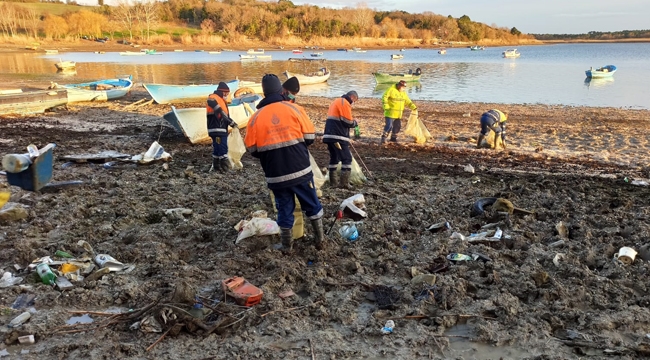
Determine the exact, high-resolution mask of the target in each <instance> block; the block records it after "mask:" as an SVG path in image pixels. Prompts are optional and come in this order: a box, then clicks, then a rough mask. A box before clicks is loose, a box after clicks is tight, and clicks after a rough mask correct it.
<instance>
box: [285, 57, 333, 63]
mask: <svg viewBox="0 0 650 360" xmlns="http://www.w3.org/2000/svg"><path fill="white" fill-rule="evenodd" d="M289 61H291V62H302V61H325V59H324V58H314V59H310V58H306V57H301V58H289Z"/></svg>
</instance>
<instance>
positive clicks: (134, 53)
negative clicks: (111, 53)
mask: <svg viewBox="0 0 650 360" xmlns="http://www.w3.org/2000/svg"><path fill="white" fill-rule="evenodd" d="M120 55H122V56H144V55H147V53H146V52H144V51H123V52H121V53H120Z"/></svg>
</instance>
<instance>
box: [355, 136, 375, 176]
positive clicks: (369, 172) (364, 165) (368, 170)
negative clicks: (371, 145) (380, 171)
mask: <svg viewBox="0 0 650 360" xmlns="http://www.w3.org/2000/svg"><path fill="white" fill-rule="evenodd" d="M350 147H351V148H352V150H354V153H355V154H357V157H358V158H359V161H361V165H363V168H364V169H366V171H367V172H368V175H370V177H371V178H373V179H374V176H373V175H372V172H371V171H370V169H368V167H367V166H366V163H364V162H363V159H362V158H361V155H359V153H358V152H357V149H355V148H354V146H353V145H352V141H350Z"/></svg>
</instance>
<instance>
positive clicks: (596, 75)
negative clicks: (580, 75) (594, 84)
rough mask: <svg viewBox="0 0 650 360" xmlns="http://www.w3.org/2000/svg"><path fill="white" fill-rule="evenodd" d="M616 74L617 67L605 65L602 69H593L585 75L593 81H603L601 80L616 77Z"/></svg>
mask: <svg viewBox="0 0 650 360" xmlns="http://www.w3.org/2000/svg"><path fill="white" fill-rule="evenodd" d="M615 72H616V66H614V65H605V66H603V67H601V68H598V69H595V70H594V68H591V69H589V70H587V71H585V74H586V75H587V77H588V78H592V79H601V78H609V77H612V76H614V73H615Z"/></svg>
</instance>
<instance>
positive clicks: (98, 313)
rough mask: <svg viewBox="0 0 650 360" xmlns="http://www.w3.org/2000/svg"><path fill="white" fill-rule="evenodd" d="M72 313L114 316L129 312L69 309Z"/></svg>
mask: <svg viewBox="0 0 650 360" xmlns="http://www.w3.org/2000/svg"><path fill="white" fill-rule="evenodd" d="M68 312H69V313H70V314H88V315H99V316H113V315H121V314H127V313H110V312H101V311H84V310H68Z"/></svg>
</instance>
